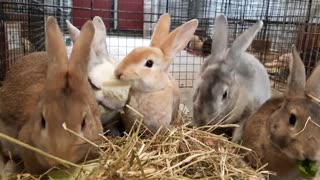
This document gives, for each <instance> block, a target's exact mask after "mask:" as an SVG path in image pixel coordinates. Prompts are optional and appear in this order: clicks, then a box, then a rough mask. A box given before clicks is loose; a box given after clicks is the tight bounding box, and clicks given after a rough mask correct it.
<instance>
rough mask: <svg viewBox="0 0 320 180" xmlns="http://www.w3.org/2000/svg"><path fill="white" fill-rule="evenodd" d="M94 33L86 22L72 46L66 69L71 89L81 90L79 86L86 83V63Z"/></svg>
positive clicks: (91, 25) (91, 26) (88, 22)
mask: <svg viewBox="0 0 320 180" xmlns="http://www.w3.org/2000/svg"><path fill="white" fill-rule="evenodd" d="M94 31H95V30H94V26H93V24H92V22H91V21H87V22H86V23H85V24H84V25H83V26H82V29H81V32H80V35H79V38H78V39H77V41H76V42H75V44H74V46H73V49H72V52H71V55H70V60H69V69H68V73H69V85H70V87H71V88H74V89H81V88H79V86H82V85H85V84H86V82H87V81H88V61H89V54H90V49H91V43H92V39H93V37H94Z"/></svg>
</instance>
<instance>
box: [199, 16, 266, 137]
mask: <svg viewBox="0 0 320 180" xmlns="http://www.w3.org/2000/svg"><path fill="white" fill-rule="evenodd" d="M262 25H263V23H262V21H258V22H257V23H256V24H254V25H253V26H252V27H251V28H249V29H248V30H246V31H245V32H244V33H242V34H241V35H240V36H239V37H238V38H236V40H235V41H234V42H233V44H232V46H231V47H230V48H228V47H227V45H228V23H227V19H226V17H225V16H224V15H220V16H218V17H217V18H216V22H215V31H214V33H213V37H212V49H211V55H210V56H209V58H208V59H206V61H205V62H204V64H203V65H202V67H201V71H200V75H199V78H198V79H197V83H196V86H195V92H194V96H193V106H194V107H193V111H194V112H193V116H194V123H195V125H197V126H204V125H207V124H217V123H219V121H221V120H224V122H223V123H224V124H226V123H228V124H229V123H239V124H240V128H237V129H236V130H237V131H236V132H233V134H234V135H233V140H234V141H236V140H238V139H239V138H240V136H241V130H242V126H241V124H242V119H244V118H245V117H247V116H248V115H250V114H251V113H252V112H253V111H255V110H256V109H257V108H258V107H259V106H260V105H261V104H262V103H264V102H265V101H266V100H267V99H269V98H270V96H271V87H270V80H269V77H268V74H267V71H266V69H265V68H264V66H263V65H262V64H261V63H260V62H259V60H258V59H256V58H255V57H254V56H252V55H251V54H249V53H247V52H245V51H246V49H247V48H248V47H249V46H250V44H251V42H252V40H253V39H254V37H255V36H256V34H257V33H258V32H259V30H260V29H261V28H262Z"/></svg>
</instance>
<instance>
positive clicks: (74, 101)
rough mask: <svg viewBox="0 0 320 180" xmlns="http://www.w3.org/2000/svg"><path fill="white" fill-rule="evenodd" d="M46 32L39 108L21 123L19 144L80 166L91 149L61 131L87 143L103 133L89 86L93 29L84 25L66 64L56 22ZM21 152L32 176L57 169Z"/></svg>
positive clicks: (51, 20) (41, 158)
mask: <svg viewBox="0 0 320 180" xmlns="http://www.w3.org/2000/svg"><path fill="white" fill-rule="evenodd" d="M45 30H46V48H47V57H48V58H49V60H48V65H47V72H46V81H45V82H44V90H43V93H42V94H40V97H39V101H38V103H37V104H36V105H35V106H32V105H30V108H35V110H34V112H33V115H32V117H30V119H29V120H27V121H25V122H26V124H25V125H24V126H23V127H22V129H21V131H20V133H19V139H22V140H23V141H24V142H27V143H28V144H30V145H32V146H35V147H36V148H38V149H41V150H43V151H45V152H48V153H49V154H51V155H54V156H56V157H60V158H62V159H65V160H67V161H70V162H78V161H80V160H82V159H83V158H84V157H85V156H86V154H87V153H88V152H89V150H90V148H91V146H90V145H89V144H87V143H85V141H84V140H83V139H82V138H79V137H77V136H75V135H73V134H71V133H69V132H67V131H65V130H64V128H63V127H62V125H63V124H65V125H66V126H67V128H69V129H71V130H73V131H74V132H76V133H78V134H79V135H80V136H82V137H84V138H86V139H89V140H91V141H97V140H98V139H100V138H99V133H102V126H101V123H100V112H99V108H98V105H97V103H96V101H95V98H94V94H93V92H92V90H91V87H90V84H89V83H88V81H87V79H88V78H87V76H88V69H87V66H88V60H89V58H88V57H89V53H90V46H91V42H92V39H93V36H94V27H93V24H92V23H91V22H90V21H88V22H86V23H85V24H84V26H83V27H82V30H81V32H80V34H79V37H78V40H77V42H75V44H74V47H73V49H72V53H71V56H70V58H69V60H68V57H67V52H66V47H65V44H64V41H63V37H62V33H61V31H60V29H59V27H58V24H57V21H56V19H55V18H53V17H49V18H48V20H47V23H46V27H45ZM23 151H24V153H22V158H23V159H24V163H25V165H26V168H27V169H29V171H31V172H41V171H43V170H46V169H49V168H51V167H53V166H55V165H58V163H57V162H56V161H53V160H51V159H48V158H46V157H44V156H42V155H40V154H37V153H33V152H31V151H29V150H25V149H24V150H23ZM34 163H39V164H38V165H35V164H34Z"/></svg>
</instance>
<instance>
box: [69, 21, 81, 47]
mask: <svg viewBox="0 0 320 180" xmlns="http://www.w3.org/2000/svg"><path fill="white" fill-rule="evenodd" d="M66 23H67V28H68V30H69V34H70V38H71V40H72V42H73V43H74V42H75V41H76V40H77V38H78V37H79V35H80V30H79V29H78V28H76V27H75V26H74V25H72V24H71V22H70V21H69V20H66Z"/></svg>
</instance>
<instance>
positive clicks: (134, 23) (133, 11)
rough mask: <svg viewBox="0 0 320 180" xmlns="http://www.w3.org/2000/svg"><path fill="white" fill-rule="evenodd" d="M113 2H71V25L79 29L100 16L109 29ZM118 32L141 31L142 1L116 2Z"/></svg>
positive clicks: (81, 0)
mask: <svg viewBox="0 0 320 180" xmlns="http://www.w3.org/2000/svg"><path fill="white" fill-rule="evenodd" d="M113 1H114V0H73V9H72V12H71V15H72V17H73V24H74V25H75V26H77V27H81V26H82V25H83V24H84V23H85V22H86V21H87V20H89V19H92V18H93V17H94V16H100V17H101V18H102V19H103V21H104V23H105V25H106V27H107V28H112V27H111V22H112V18H113V10H112V4H113ZM117 29H119V30H142V29H143V0H118V27H117Z"/></svg>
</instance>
